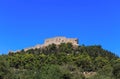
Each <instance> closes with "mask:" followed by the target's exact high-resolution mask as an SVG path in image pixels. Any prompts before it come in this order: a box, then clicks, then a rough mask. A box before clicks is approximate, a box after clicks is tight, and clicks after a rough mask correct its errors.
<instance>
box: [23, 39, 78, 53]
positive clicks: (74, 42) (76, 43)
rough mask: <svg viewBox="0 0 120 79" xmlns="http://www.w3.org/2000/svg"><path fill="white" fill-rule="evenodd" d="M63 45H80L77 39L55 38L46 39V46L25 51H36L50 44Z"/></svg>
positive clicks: (37, 46)
mask: <svg viewBox="0 0 120 79" xmlns="http://www.w3.org/2000/svg"><path fill="white" fill-rule="evenodd" d="M61 43H72V45H73V46H78V45H79V44H78V39H77V38H66V37H54V38H49V39H46V40H45V42H44V44H42V45H36V46H34V47H30V48H26V49H24V51H27V50H29V49H36V48H37V49H39V48H42V47H45V46H48V45H50V44H56V45H60V44H61Z"/></svg>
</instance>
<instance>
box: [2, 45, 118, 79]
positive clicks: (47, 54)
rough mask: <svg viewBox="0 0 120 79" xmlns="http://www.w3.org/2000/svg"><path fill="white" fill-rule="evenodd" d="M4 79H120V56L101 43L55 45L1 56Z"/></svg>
mask: <svg viewBox="0 0 120 79" xmlns="http://www.w3.org/2000/svg"><path fill="white" fill-rule="evenodd" d="M0 79H120V58H119V57H118V56H117V55H115V54H114V53H112V52H110V51H107V50H104V49H103V48H102V47H101V46H100V45H93V46H84V45H82V46H78V47H75V46H73V45H72V44H71V43H61V44H60V45H59V46H56V45H55V44H52V45H49V46H47V47H44V48H40V49H30V50H28V51H24V50H21V51H20V52H9V54H8V55H1V56H0Z"/></svg>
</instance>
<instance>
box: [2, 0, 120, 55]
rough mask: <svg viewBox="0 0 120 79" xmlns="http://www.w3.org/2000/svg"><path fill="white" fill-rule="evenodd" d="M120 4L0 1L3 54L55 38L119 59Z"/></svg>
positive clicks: (62, 0) (112, 0)
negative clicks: (75, 40)
mask: <svg viewBox="0 0 120 79" xmlns="http://www.w3.org/2000/svg"><path fill="white" fill-rule="evenodd" d="M119 3H120V1H119V0H0V53H1V54H6V53H8V51H10V50H17V49H22V48H26V47H30V46H34V45H36V44H42V43H43V42H44V39H46V38H50V37H54V36H66V37H76V38H79V43H80V44H85V45H95V44H100V45H102V47H103V48H105V49H107V50H109V51H112V52H114V53H116V54H117V55H119V56H120V41H119V40H120V5H119Z"/></svg>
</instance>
